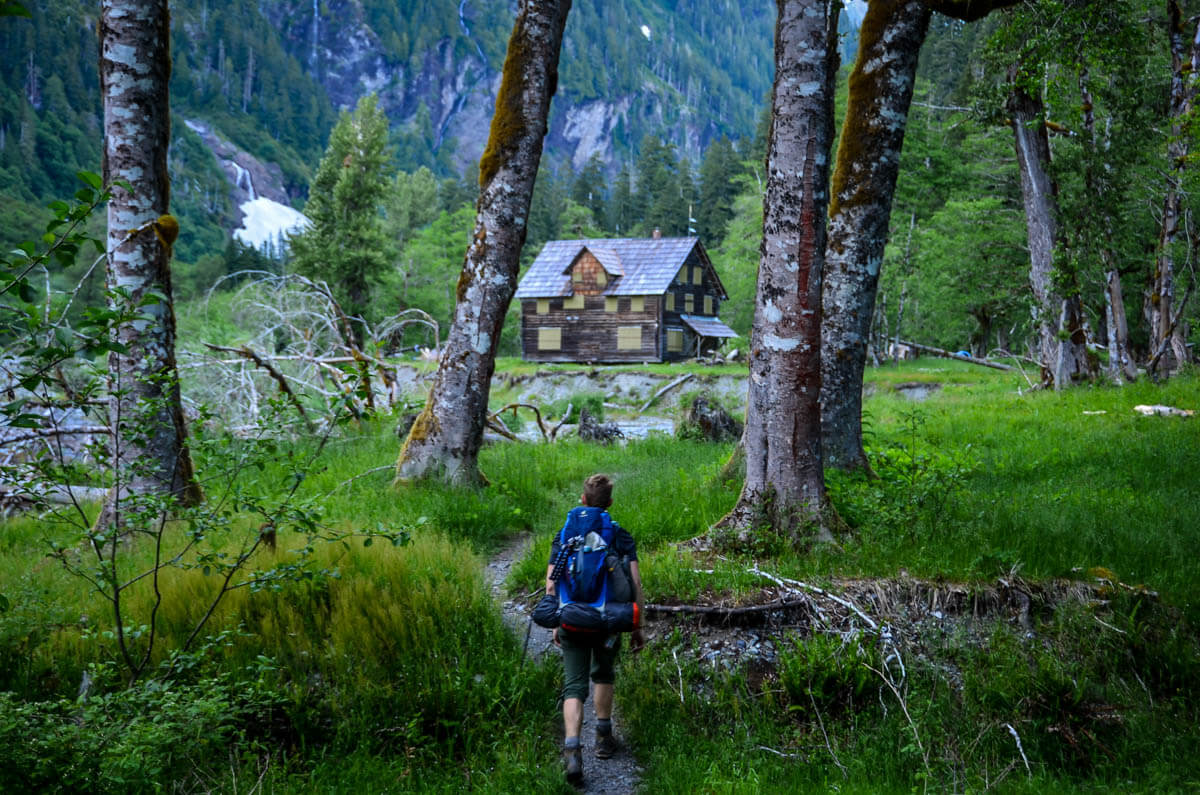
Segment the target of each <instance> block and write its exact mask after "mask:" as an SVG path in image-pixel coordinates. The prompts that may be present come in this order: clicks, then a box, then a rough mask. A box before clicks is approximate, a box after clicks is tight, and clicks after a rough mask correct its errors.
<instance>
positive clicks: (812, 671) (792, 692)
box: [779, 634, 880, 720]
mask: <svg viewBox="0 0 1200 795" xmlns="http://www.w3.org/2000/svg"><path fill="white" fill-rule="evenodd" d="M879 657H880V655H879V652H878V650H877V649H875V648H873V647H870V646H865V645H864V639H863V638H862V637H861V636H853V635H852V636H850V637H849V638H845V639H843V638H841V637H838V636H836V635H825V634H814V635H812V636H811V637H809V638H807V639H804V640H801V639H799V638H792V643H791V644H790V646H788V647H787V648H785V649H783V650H782V651H780V653H779V683H780V684H781V685H782V686H783V689H784V695H786V697H787V703H788V709H789V710H791V711H793V712H798V713H802V714H806V715H807V716H808V718H809V719H810V720H811V719H813V718H815V717H816V715H817V714H818V713H823V714H830V713H840V712H842V711H843V710H849V711H851V712H854V711H860V712H861V711H863V710H864V708H866V707H869V706H870V702H869V701H867V699H869V698H870V697H871V696H872V695H874V691H875V690H876V689H877V687H878V678H877V676H876V674H875V673H874V672H873V671H872V670H871V669H872V668H876V669H878V668H879V667H880V659H879Z"/></svg>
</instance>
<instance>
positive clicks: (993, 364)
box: [899, 340, 1017, 370]
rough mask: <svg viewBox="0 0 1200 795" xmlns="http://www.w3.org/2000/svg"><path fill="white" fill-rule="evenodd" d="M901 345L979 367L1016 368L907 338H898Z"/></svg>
mask: <svg viewBox="0 0 1200 795" xmlns="http://www.w3.org/2000/svg"><path fill="white" fill-rule="evenodd" d="M899 342H900V344H901V345H907V346H908V347H910V348H912V349H913V350H914V351H920V352H921V353H928V354H930V355H931V356H939V357H941V358H943V359H953V360H954V361H956V362H966V363H967V364H977V365H979V366H980V367H990V368H992V369H993V370H1015V369H1017V368H1015V367H1013V366H1012V365H1010V364H1000V363H999V362H989V361H988V360H987V359H976V358H975V357H974V356H959V355H958V354H957V353H951V352H950V351H946V350H942V349H941V348H935V347H933V346H932V345H922V344H921V343H919V342H909V341H908V340H900V341H899Z"/></svg>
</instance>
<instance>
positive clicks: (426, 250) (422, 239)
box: [380, 204, 475, 345]
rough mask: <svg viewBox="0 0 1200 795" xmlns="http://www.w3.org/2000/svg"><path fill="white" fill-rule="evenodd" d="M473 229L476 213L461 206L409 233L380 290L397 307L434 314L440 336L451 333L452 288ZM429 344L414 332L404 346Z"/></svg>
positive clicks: (421, 335) (452, 313) (452, 316)
mask: <svg viewBox="0 0 1200 795" xmlns="http://www.w3.org/2000/svg"><path fill="white" fill-rule="evenodd" d="M474 230H475V210H474V208H473V207H472V206H471V205H469V204H463V205H460V206H458V207H457V208H455V209H454V211H453V212H446V211H444V210H443V211H442V212H441V213H439V214H438V215H437V217H436V218H434V219H433V221H432V223H430V224H429V225H427V226H425V227H424V228H422V229H420V230H419V231H416V232H414V233H413V234H412V237H411V238H410V239H409V240H408V241H407V242H406V243H405V245H404V249H403V251H402V252H401V254H400V261H399V265H398V267H397V268H396V269H395V270H394V271H393V272H392V273H391V274H389V275H388V277H387V280H386V281H385V283H384V288H383V289H382V290H381V291H380V292H381V293H382V294H383V295H387V296H388V297H389V298H392V297H393V296H394V299H393V302H394V305H396V306H398V307H399V308H408V307H416V308H417V309H423V310H425V311H426V312H428V313H429V314H431V315H433V317H434V319H435V320H437V321H438V323H440V324H441V327H442V332H441V333H442V336H443V337H444V336H445V335H446V333H447V332H449V330H450V323H451V321H452V320H453V318H454V305H455V301H456V297H455V294H454V285H455V284H456V283H457V281H458V275H459V273H461V272H462V268H463V264H464V263H465V261H466V256H467V246H468V245H470V243H471V234H472V233H473V232H474ZM417 342H419V343H420V344H422V345H428V344H429V341H428V335H427V334H425V333H424V332H421V331H417V330H413V331H411V332H409V333H408V334H407V336H406V338H405V344H415V343H417Z"/></svg>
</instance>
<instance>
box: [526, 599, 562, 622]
mask: <svg viewBox="0 0 1200 795" xmlns="http://www.w3.org/2000/svg"><path fill="white" fill-rule="evenodd" d="M560 613H561V610H560V609H559V606H558V597H557V596H555V595H554V594H546V595H545V596H543V597H542V598H541V599H539V600H538V603H537V604H536V605H535V606H534V608H533V614H532V616H531V617H532V618H533V623H535V624H537V625H538V626H539V627H545V628H546V629H554V628H555V627H557V626H558V625H559V624H560V623H561V619H560V615H559V614H560Z"/></svg>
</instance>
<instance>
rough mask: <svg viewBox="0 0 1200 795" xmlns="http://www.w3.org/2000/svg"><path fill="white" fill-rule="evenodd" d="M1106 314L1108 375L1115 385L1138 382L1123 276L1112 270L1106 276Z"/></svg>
mask: <svg viewBox="0 0 1200 795" xmlns="http://www.w3.org/2000/svg"><path fill="white" fill-rule="evenodd" d="M1104 314H1105V321H1106V323H1107V325H1108V374H1109V377H1110V378H1111V379H1112V380H1113V382H1114V383H1117V384H1120V383H1124V382H1125V381H1135V380H1137V366H1136V365H1135V364H1134V363H1133V357H1132V356H1131V355H1130V354H1129V324H1128V321H1127V319H1126V316H1125V297H1124V295H1123V294H1122V291H1121V274H1120V272H1119V271H1117V269H1116V268H1111V269H1110V270H1108V271H1107V272H1105V274H1104Z"/></svg>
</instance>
